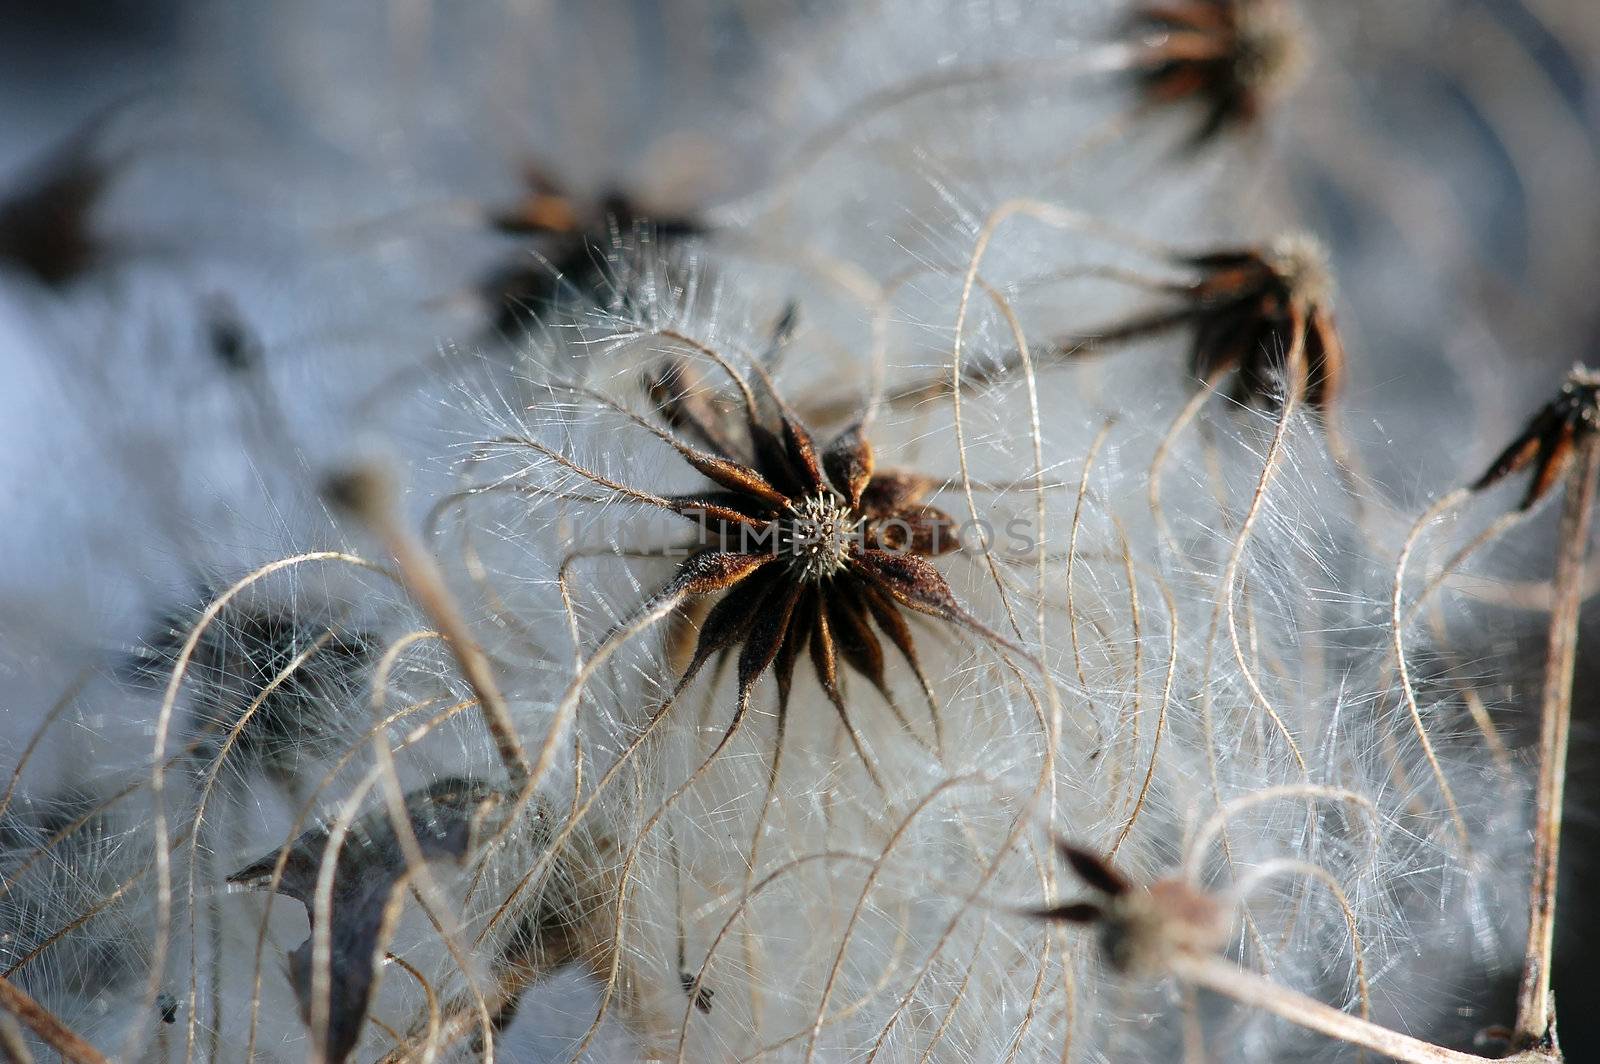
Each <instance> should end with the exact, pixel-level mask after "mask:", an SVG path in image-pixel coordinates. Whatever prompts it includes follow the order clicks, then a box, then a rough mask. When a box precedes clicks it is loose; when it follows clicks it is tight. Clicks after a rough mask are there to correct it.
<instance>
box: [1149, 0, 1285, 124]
mask: <svg viewBox="0 0 1600 1064" xmlns="http://www.w3.org/2000/svg"><path fill="white" fill-rule="evenodd" d="M1133 26H1134V28H1135V29H1136V30H1137V31H1139V32H1142V33H1144V34H1146V35H1147V37H1146V40H1145V44H1144V59H1143V62H1142V64H1141V69H1140V71H1139V75H1138V80H1139V84H1140V86H1141V89H1142V93H1143V95H1144V98H1145V101H1146V103H1147V104H1149V105H1154V106H1166V105H1171V104H1181V103H1193V104H1196V105H1198V106H1199V107H1200V108H1202V109H1203V113H1204V117H1203V118H1202V120H1201V122H1200V125H1199V126H1198V127H1197V128H1196V130H1195V132H1194V133H1193V135H1192V136H1191V137H1190V138H1189V144H1190V146H1191V147H1201V146H1203V145H1206V144H1210V143H1212V142H1214V141H1216V140H1218V139H1219V138H1220V137H1222V136H1223V135H1224V134H1226V133H1228V132H1231V131H1233V130H1235V129H1240V128H1246V127H1251V126H1254V125H1255V124H1256V123H1257V122H1258V121H1259V120H1260V118H1261V114H1262V112H1263V111H1264V110H1266V108H1267V105H1268V104H1270V103H1271V102H1272V100H1273V99H1274V98H1275V97H1277V96H1280V95H1282V93H1283V92H1284V91H1285V90H1286V88H1287V86H1288V85H1289V84H1290V83H1291V82H1292V81H1293V79H1294V77H1295V75H1296V74H1297V73H1298V72H1299V70H1300V69H1301V67H1302V66H1303V65H1304V64H1303V61H1302V59H1303V55H1304V46H1303V45H1302V44H1301V41H1302V40H1303V39H1304V32H1303V29H1302V27H1301V26H1300V25H1299V23H1298V22H1297V21H1296V20H1295V19H1294V18H1293V17H1292V16H1291V15H1290V13H1289V11H1288V8H1287V5H1285V4H1284V3H1282V2H1281V0H1150V2H1148V3H1146V4H1145V5H1144V6H1143V7H1141V8H1140V9H1139V11H1138V12H1137V13H1136V14H1135V15H1134V18H1133Z"/></svg>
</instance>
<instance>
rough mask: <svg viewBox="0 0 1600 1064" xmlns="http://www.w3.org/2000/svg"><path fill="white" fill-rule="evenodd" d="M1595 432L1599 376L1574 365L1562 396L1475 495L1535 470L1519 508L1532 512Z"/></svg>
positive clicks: (1599, 418)
mask: <svg viewBox="0 0 1600 1064" xmlns="http://www.w3.org/2000/svg"><path fill="white" fill-rule="evenodd" d="M1596 429H1600V375H1597V374H1596V373H1595V372H1594V371H1593V370H1590V369H1586V368H1585V367H1583V366H1575V367H1573V370H1572V373H1571V375H1570V376H1568V377H1567V382H1566V383H1565V384H1564V385H1562V387H1561V394H1559V395H1557V396H1556V397H1555V398H1554V399H1553V400H1551V401H1550V402H1549V403H1547V404H1546V405H1545V406H1544V408H1543V409H1541V410H1540V411H1539V412H1538V413H1537V414H1535V415H1533V418H1532V420H1530V421H1529V422H1528V426H1527V428H1525V429H1524V430H1523V431H1522V435H1520V436H1518V437H1517V438H1516V439H1515V440H1512V441H1511V444H1510V446H1508V447H1507V448H1506V449H1505V450H1504V451H1502V452H1500V455H1499V457H1497V458H1496V459H1495V460H1494V461H1493V462H1492V463H1490V465H1489V468H1488V470H1487V471H1486V472H1485V473H1484V474H1483V476H1481V477H1479V478H1478V479H1477V480H1476V481H1474V482H1473V484H1472V490H1473V491H1475V492H1476V491H1484V490H1486V489H1487V488H1490V487H1493V486H1494V485H1495V484H1498V483H1499V482H1500V481H1502V480H1504V479H1505V478H1506V477H1509V476H1512V475H1513V474H1516V473H1520V472H1521V471H1522V470H1524V469H1527V468H1529V467H1530V466H1531V467H1532V468H1533V479H1532V480H1531V481H1529V483H1528V491H1527V493H1526V494H1525V495H1524V496H1523V497H1522V504H1521V506H1520V507H1519V509H1521V510H1531V509H1533V507H1534V506H1535V505H1537V504H1538V502H1539V501H1540V500H1541V499H1543V498H1544V497H1545V496H1546V495H1548V494H1549V493H1550V490H1551V489H1552V488H1554V487H1555V486H1556V484H1557V483H1558V482H1559V481H1560V480H1561V476H1562V474H1563V473H1565V472H1566V471H1567V468H1568V467H1569V466H1570V465H1571V463H1572V459H1573V456H1574V455H1576V454H1577V453H1578V445H1579V444H1580V443H1581V442H1582V441H1583V440H1585V439H1587V438H1588V437H1589V436H1590V434H1592V433H1593V432H1594V431H1595V430H1596Z"/></svg>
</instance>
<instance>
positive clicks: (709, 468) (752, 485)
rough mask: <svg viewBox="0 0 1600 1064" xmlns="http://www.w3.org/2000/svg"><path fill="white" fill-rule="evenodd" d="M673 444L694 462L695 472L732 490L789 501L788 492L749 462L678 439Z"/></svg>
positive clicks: (773, 501) (778, 503)
mask: <svg viewBox="0 0 1600 1064" xmlns="http://www.w3.org/2000/svg"><path fill="white" fill-rule="evenodd" d="M674 446H676V447H677V449H678V453H679V454H681V455H683V459H684V461H686V462H688V463H689V464H690V465H691V466H693V467H694V469H695V471H696V472H698V473H700V474H701V475H702V476H704V477H705V478H706V479H707V480H710V481H712V482H713V483H715V484H718V485H720V486H721V487H724V488H727V489H728V490H729V491H735V492H740V493H742V494H745V495H753V496H755V497H756V498H758V499H760V500H762V501H763V502H767V503H771V504H772V505H774V506H782V505H784V504H785V503H787V502H788V501H789V498H788V496H787V495H786V494H785V493H783V492H781V491H779V490H778V489H777V488H775V487H773V486H772V485H771V484H770V483H768V481H767V478H766V477H763V476H762V475H761V474H760V473H758V472H756V471H755V470H754V469H751V468H750V467H749V466H745V465H741V464H740V463H738V462H734V461H730V460H729V459H726V458H718V457H717V456H716V455H713V454H707V453H706V452H704V451H700V450H696V449H695V448H693V447H690V446H689V445H687V444H684V443H676V442H675V444H674Z"/></svg>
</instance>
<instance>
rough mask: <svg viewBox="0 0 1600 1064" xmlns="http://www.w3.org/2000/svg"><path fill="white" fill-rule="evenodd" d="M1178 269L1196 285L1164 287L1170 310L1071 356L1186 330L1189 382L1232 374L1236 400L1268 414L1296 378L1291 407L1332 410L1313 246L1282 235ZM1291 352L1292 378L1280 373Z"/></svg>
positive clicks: (1337, 362)
mask: <svg viewBox="0 0 1600 1064" xmlns="http://www.w3.org/2000/svg"><path fill="white" fill-rule="evenodd" d="M1178 262H1179V264H1180V265H1182V266H1185V267H1188V268H1190V269H1193V270H1196V271H1198V273H1199V275H1200V276H1199V279H1198V280H1196V281H1194V282H1192V283H1190V284H1186V285H1177V286H1174V287H1173V289H1172V290H1173V293H1174V294H1175V295H1177V296H1178V297H1179V302H1178V304H1177V305H1176V306H1175V307H1172V308H1170V309H1162V310H1157V311H1154V312H1152V313H1149V314H1146V315H1142V316H1140V317H1137V318H1134V319H1132V320H1130V321H1126V322H1122V323H1120V324H1116V325H1112V326H1111V327H1109V328H1107V329H1104V330H1100V331H1098V332H1096V333H1095V334H1093V335H1092V336H1090V337H1086V338H1085V339H1084V340H1082V341H1080V342H1078V343H1077V344H1075V345H1072V346H1073V349H1074V350H1076V351H1080V352H1081V351H1082V350H1084V349H1093V348H1094V347H1095V346H1097V345H1105V344H1118V343H1126V342H1128V341H1132V340H1140V339H1145V338H1147V337H1151V336H1157V335H1160V334H1163V333H1166V332H1169V331H1171V330H1174V329H1180V328H1187V329H1193V330H1194V339H1193V342H1192V345H1191V347H1190V352H1189V371H1190V373H1191V374H1193V376H1194V377H1195V378H1197V379H1199V380H1205V381H1210V380H1212V379H1213V378H1215V377H1217V376H1218V375H1220V374H1224V373H1232V374H1233V375H1234V381H1233V386H1232V389H1231V393H1230V394H1231V395H1232V397H1233V398H1234V399H1235V400H1236V401H1238V402H1240V403H1243V404H1247V405H1270V404H1272V403H1274V402H1276V401H1278V400H1279V399H1280V397H1281V395H1282V392H1283V387H1284V381H1285V378H1286V377H1287V378H1290V379H1293V378H1295V377H1296V376H1298V378H1299V379H1300V380H1301V381H1302V388H1303V391H1302V392H1301V394H1300V395H1298V396H1297V398H1298V399H1300V400H1301V401H1303V402H1305V404H1306V405H1307V406H1309V407H1310V408H1311V409H1312V410H1314V411H1316V412H1317V413H1319V414H1327V413H1328V412H1329V411H1330V410H1331V409H1332V407H1333V404H1334V402H1335V400H1336V399H1337V397H1338V394H1339V387H1340V385H1341V383H1342V382H1343V379H1344V345H1343V344H1342V343H1341V342H1340V340H1339V333H1338V330H1337V329H1336V328H1335V326H1334V321H1333V313H1332V310H1331V308H1330V302H1331V292H1330V289H1331V288H1332V284H1331V281H1330V279H1329V276H1328V267H1327V261H1326V256H1325V254H1324V252H1323V251H1322V249H1321V247H1320V245H1318V244H1316V243H1315V242H1314V241H1312V240H1310V239H1309V238H1306V237H1299V236H1292V237H1285V238H1283V239H1281V240H1278V241H1276V242H1274V243H1273V244H1271V245H1270V246H1267V247H1253V248H1252V247H1246V248H1226V249H1222V250H1219V251H1212V252H1207V253H1206V254H1202V255H1193V256H1185V257H1183V258H1181V259H1179V260H1178ZM1296 350H1299V351H1300V352H1301V365H1300V368H1302V369H1303V371H1304V372H1303V373H1300V374H1294V373H1291V372H1290V370H1291V368H1292V367H1291V366H1290V365H1289V359H1290V356H1291V354H1292V353H1293V352H1295V351H1296Z"/></svg>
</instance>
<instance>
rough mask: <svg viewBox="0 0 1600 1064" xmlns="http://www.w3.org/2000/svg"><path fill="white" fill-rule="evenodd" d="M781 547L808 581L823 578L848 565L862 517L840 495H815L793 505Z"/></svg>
mask: <svg viewBox="0 0 1600 1064" xmlns="http://www.w3.org/2000/svg"><path fill="white" fill-rule="evenodd" d="M784 525H785V526H786V527H785V528H784V529H783V532H782V535H781V536H780V540H779V549H781V550H782V551H783V552H784V553H785V554H786V555H787V556H788V562H789V565H790V568H791V569H793V570H794V571H795V572H796V573H797V574H798V575H799V576H800V577H801V579H804V580H822V579H825V578H827V577H830V576H833V575H835V574H836V573H838V572H839V571H840V570H842V569H843V568H844V567H845V563H846V562H847V561H848V560H849V558H850V548H851V546H852V545H853V544H854V542H855V538H856V534H857V529H859V528H860V527H861V518H860V517H859V516H857V515H856V514H855V513H854V512H853V511H852V510H851V509H850V506H849V505H848V504H847V503H846V502H845V501H844V500H843V499H841V498H839V497H838V496H837V495H832V494H822V495H812V496H808V497H807V498H804V499H801V500H800V501H799V502H797V503H795V504H794V505H793V506H792V507H791V508H790V513H789V515H788V517H787V520H786V521H785V522H784Z"/></svg>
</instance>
